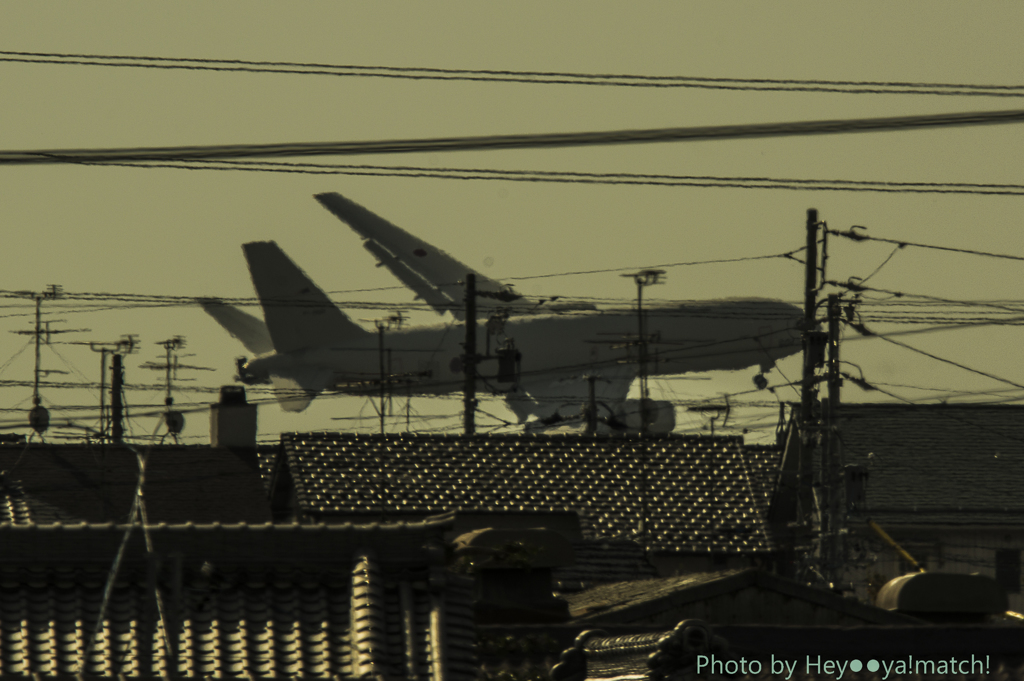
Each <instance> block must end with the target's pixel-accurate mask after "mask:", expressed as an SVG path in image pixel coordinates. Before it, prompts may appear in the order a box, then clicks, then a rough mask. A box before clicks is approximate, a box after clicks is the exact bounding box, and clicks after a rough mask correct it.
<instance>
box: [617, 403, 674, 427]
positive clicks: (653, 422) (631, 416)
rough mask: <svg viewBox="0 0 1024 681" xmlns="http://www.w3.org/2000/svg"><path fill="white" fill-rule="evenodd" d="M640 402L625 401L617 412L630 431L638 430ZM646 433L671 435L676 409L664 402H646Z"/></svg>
mask: <svg viewBox="0 0 1024 681" xmlns="http://www.w3.org/2000/svg"><path fill="white" fill-rule="evenodd" d="M641 413H642V412H641V411H640V400H626V401H625V402H623V403H622V407H621V409H620V410H619V414H618V416H619V419H620V420H621V421H622V422H623V423H625V424H626V427H627V428H629V430H630V431H639V430H640V425H641V423H640V419H641ZM647 419H648V425H647V432H649V433H662V434H664V433H671V432H672V431H673V430H674V429H675V427H676V408H675V406H674V405H673V404H672V403H671V402H666V401H664V400H647Z"/></svg>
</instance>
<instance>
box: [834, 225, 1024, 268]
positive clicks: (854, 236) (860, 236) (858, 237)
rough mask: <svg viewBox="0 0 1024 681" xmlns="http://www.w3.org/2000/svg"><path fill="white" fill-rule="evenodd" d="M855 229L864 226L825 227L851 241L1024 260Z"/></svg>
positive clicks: (1015, 256)
mask: <svg viewBox="0 0 1024 681" xmlns="http://www.w3.org/2000/svg"><path fill="white" fill-rule="evenodd" d="M855 229H865V228H864V227H860V226H859V225H854V226H853V227H851V228H850V229H849V230H847V231H845V232H840V231H837V230H834V229H827V228H826V231H827V232H828V233H829V234H835V235H836V236H842V237H846V238H847V239H851V240H853V241H882V242H885V243H887V244H896V246H898V247H899V248H903V247H905V246H914V247H916V248H930V249H934V250H937V251H950V252H952V253H967V254H969V255H983V256H986V257H989V258H1004V259H1006V260H1024V256H1019V255H1009V254H1006V253H989V252H987V251H974V250H971V249H969V248H953V247H952V246H936V245H934V244H918V243H914V242H912V241H899V240H896V239H883V238H882V237H878V236H868V235H867V234H864V233H863V232H855V231H854V230H855Z"/></svg>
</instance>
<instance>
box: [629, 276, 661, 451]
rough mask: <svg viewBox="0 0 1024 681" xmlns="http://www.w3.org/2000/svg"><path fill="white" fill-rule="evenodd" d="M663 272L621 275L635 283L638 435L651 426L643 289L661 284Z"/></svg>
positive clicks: (643, 433)
mask: <svg viewBox="0 0 1024 681" xmlns="http://www.w3.org/2000/svg"><path fill="white" fill-rule="evenodd" d="M663 274H665V270H640V271H639V272H637V273H635V274H623V275H622V276H624V277H632V279H633V281H635V282H636V318H637V332H638V334H637V355H638V357H637V363H638V365H639V366H638V373H639V376H640V434H641V435H646V434H647V431H648V430H649V428H650V425H651V414H650V401H651V399H650V398H651V391H650V389H649V386H648V380H647V340H648V339H647V324H646V319H645V318H644V287H645V286H653V285H654V284H660V283H662V282H661V280H660V278H661V275H663Z"/></svg>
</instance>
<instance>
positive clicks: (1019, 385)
mask: <svg viewBox="0 0 1024 681" xmlns="http://www.w3.org/2000/svg"><path fill="white" fill-rule="evenodd" d="M878 338H881V339H882V340H884V341H885V342H886V343H892V344H893V345H898V346H900V347H901V348H906V349H907V350H911V351H913V352H916V353H918V354H920V355H924V356H925V357H930V358H932V359H935V360H938V361H940V362H945V363H946V364H951V365H953V366H955V367H959V368H961V369H964V370H965V371H970V372H971V373H975V374H978V375H979V376H985V377H987V378H991V379H992V380H994V381H999V382H1000V383H1006V384H1007V385H1012V386H1014V387H1015V388H1022V389H1024V385H1021V384H1020V383H1014V382H1013V381H1010V380H1008V379H1005V378H1001V377H999V376H996V375H995V374H990V373H988V372H986V371H981V370H980V369H972V368H971V367H969V366H966V365H964V364H960V363H959V362H954V361H953V360H951V359H946V358H944V357H939V356H938V355H933V354H932V353H930V352H926V351H924V350H921V349H920V348H915V347H913V346H912V345H907V344H906V343H901V342H900V341H897V340H893V339H891V338H886V337H885V336H878ZM883 392H884V391H883ZM886 394H887V395H888V394H890V393H886ZM901 399H902V398H901Z"/></svg>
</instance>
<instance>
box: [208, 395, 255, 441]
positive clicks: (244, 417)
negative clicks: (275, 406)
mask: <svg viewBox="0 0 1024 681" xmlns="http://www.w3.org/2000/svg"><path fill="white" fill-rule="evenodd" d="M210 445H211V446H212V447H228V448H231V449H236V448H242V449H253V450H255V449H256V405H255V404H249V403H247V402H246V401H245V388H244V387H243V386H240V385H224V386H221V388H220V402H219V403H217V404H213V405H210Z"/></svg>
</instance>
